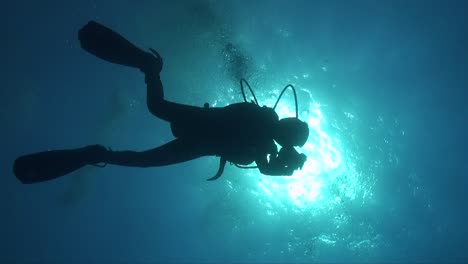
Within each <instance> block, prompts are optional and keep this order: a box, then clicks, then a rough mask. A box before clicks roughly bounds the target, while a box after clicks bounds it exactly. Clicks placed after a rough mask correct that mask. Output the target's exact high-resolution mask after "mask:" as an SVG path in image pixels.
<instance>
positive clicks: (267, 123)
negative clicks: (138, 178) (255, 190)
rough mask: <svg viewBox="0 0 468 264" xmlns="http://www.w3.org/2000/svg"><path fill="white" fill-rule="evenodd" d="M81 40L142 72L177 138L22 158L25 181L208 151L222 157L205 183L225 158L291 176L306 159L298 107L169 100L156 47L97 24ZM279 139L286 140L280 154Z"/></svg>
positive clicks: (162, 162) (18, 171)
mask: <svg viewBox="0 0 468 264" xmlns="http://www.w3.org/2000/svg"><path fill="white" fill-rule="evenodd" d="M78 37H79V40H80V43H81V47H82V48H83V49H85V50H86V51H88V52H89V53H91V54H93V55H95V56H97V57H99V58H101V59H103V60H106V61H109V62H112V63H116V64H121V65H125V66H130V67H133V68H137V69H139V70H140V71H142V72H143V73H144V74H145V82H146V85H147V96H146V99H147V106H148V109H149V111H150V112H151V113H152V114H153V115H155V116H156V117H158V118H160V119H162V120H165V121H167V122H169V123H170V126H171V131H172V134H173V135H174V137H175V139H174V140H172V141H170V142H169V143H167V144H164V145H162V146H159V147H156V148H153V149H149V150H146V151H141V152H138V151H113V150H111V149H108V148H106V147H104V146H102V145H89V146H86V147H83V148H78V149H64V150H52V151H44V152H38V153H33V154H29V155H24V156H20V157H19V158H17V159H16V160H15V162H14V165H13V172H14V174H15V176H16V177H17V178H18V179H19V180H20V181H21V182H22V183H25V184H29V183H36V182H42V181H47V180H51V179H55V178H58V177H61V176H64V175H66V174H68V173H71V172H73V171H75V170H78V169H80V168H82V167H84V166H86V165H95V166H99V164H114V165H120V166H131V167H154V166H166V165H171V164H176V163H181V162H185V161H189V160H192V159H196V158H199V157H203V156H218V157H220V164H219V169H218V172H217V173H216V174H215V176H213V177H211V178H209V179H208V180H215V179H217V178H219V177H220V176H221V175H222V173H223V170H224V167H225V164H226V162H231V163H233V164H236V165H238V166H239V167H241V165H248V164H251V163H253V162H255V163H256V165H257V166H256V167H257V168H258V169H259V171H260V172H261V173H262V174H265V175H271V176H290V175H292V174H293V172H294V171H295V170H297V169H302V166H303V165H304V162H305V161H306V156H305V155H304V154H299V153H298V152H297V151H296V150H295V148H294V147H301V146H303V145H304V144H305V143H306V141H307V139H308V136H309V128H308V126H307V124H306V123H305V122H302V121H300V120H299V119H298V118H297V109H296V117H291V118H284V119H279V118H278V115H277V114H276V112H275V111H274V108H270V107H265V106H263V107H261V106H259V105H258V104H256V103H254V102H247V101H246V100H245V102H242V103H234V104H231V105H228V106H225V107H209V105H208V104H207V103H206V104H205V106H204V107H197V106H190V105H184V104H178V103H174V102H170V101H167V100H166V99H164V90H163V85H162V82H161V79H160V72H161V70H162V67H163V59H162V57H161V56H160V55H159V54H158V52H156V51H155V50H153V49H150V51H151V52H146V51H143V50H141V49H140V48H138V47H136V46H135V45H133V44H132V43H131V42H129V41H128V40H127V39H125V38H124V37H123V36H122V35H120V34H118V33H116V32H114V31H112V30H111V29H109V28H107V27H105V26H103V25H101V24H99V23H97V22H95V21H90V22H88V23H87V24H86V25H85V26H84V27H83V28H81V29H80V31H79V33H78ZM241 85H242V81H241ZM249 88H250V86H249ZM286 88H287V87H286ZM286 88H285V89H286ZM283 92H284V90H283ZM243 95H244V99H245V94H243ZM278 100H279V99H278ZM275 107H276V105H275ZM275 141H276V142H277V143H278V144H279V145H281V149H280V150H279V151H278V150H277V147H276V144H275Z"/></svg>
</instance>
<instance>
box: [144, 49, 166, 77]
mask: <svg viewBox="0 0 468 264" xmlns="http://www.w3.org/2000/svg"><path fill="white" fill-rule="evenodd" d="M150 51H151V53H150V52H145V54H144V58H143V59H142V61H143V62H142V65H141V67H140V70H141V71H142V72H143V73H145V74H146V75H159V73H161V70H162V67H163V59H162V57H161V55H159V53H158V52H157V51H155V50H154V49H151V48H150Z"/></svg>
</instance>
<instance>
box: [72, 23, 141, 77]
mask: <svg viewBox="0 0 468 264" xmlns="http://www.w3.org/2000/svg"><path fill="white" fill-rule="evenodd" d="M78 38H79V40H80V44H81V47H82V48H83V49H85V50H86V51H87V52H89V53H91V54H93V55H94V56H96V57H98V58H101V59H103V60H106V61H108V62H112V63H116V64H120V65H125V66H129V67H134V68H138V69H141V68H143V67H145V64H146V63H147V60H148V53H147V52H145V51H143V50H141V49H140V48H138V47H137V46H135V45H134V44H132V43H131V42H130V41H128V40H127V39H126V38H124V37H123V36H122V35H120V34H119V33H117V32H115V31H113V30H111V29H110V28H107V27H105V26H104V25H101V24H99V23H97V22H95V21H90V22H88V24H86V25H85V26H84V27H82V28H81V29H80V31H79V32H78Z"/></svg>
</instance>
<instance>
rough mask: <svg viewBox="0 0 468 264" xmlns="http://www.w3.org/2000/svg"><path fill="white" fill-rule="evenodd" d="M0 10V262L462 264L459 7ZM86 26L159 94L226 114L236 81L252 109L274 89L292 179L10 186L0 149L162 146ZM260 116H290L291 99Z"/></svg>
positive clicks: (100, 4)
mask: <svg viewBox="0 0 468 264" xmlns="http://www.w3.org/2000/svg"><path fill="white" fill-rule="evenodd" d="M3 6H4V7H2V11H1V13H2V17H3V18H6V22H4V23H6V28H4V29H3V30H6V32H4V33H3V37H4V38H3V41H2V44H1V45H2V46H1V47H2V51H3V52H2V54H3V62H4V63H3V64H2V66H1V67H2V68H1V75H2V79H3V80H4V82H3V83H4V85H3V86H2V88H1V89H0V99H1V103H2V104H1V105H2V106H1V111H0V118H1V119H0V121H1V124H2V136H1V146H3V154H2V155H1V156H0V157H1V166H0V169H1V173H0V174H1V176H2V177H1V184H0V185H1V186H2V191H1V192H0V193H1V194H0V195H1V199H0V201H1V211H2V214H1V215H2V217H1V222H0V227H1V231H0V237H1V240H0V241H1V245H0V262H1V263H25V262H34V263H104V262H110V263H114V262H115V263H135V262H139V263H157V262H164V263H167V262H171V263H178V262H185V263H207V262H210V263H219V262H221V261H222V262H231V263H232V262H243V263H286V262H288V263H292V262H307V263H311V262H318V263H329V262H334V263H336V262H342V263H351V262H353V263H356V262H378V263H381V262H396V263H408V262H420V263H421V262H426V263H427V262H445V263H447V262H467V261H468V254H467V250H466V249H467V245H468V240H467V239H466V237H465V235H466V234H468V228H467V227H466V225H465V223H466V222H467V220H468V217H467V206H466V204H465V203H466V201H467V198H466V197H467V192H466V187H467V184H468V180H467V178H468V158H467V157H468V155H467V154H468V153H467V149H468V143H467V140H466V138H465V136H466V135H467V132H468V129H467V128H468V127H467V126H468V125H467V124H468V122H467V120H468V107H467V104H468V100H467V99H468V86H467V85H468V77H467V76H468V74H467V69H468V67H467V66H468V52H467V49H466V47H467V46H468V29H467V27H466V25H467V19H466V17H467V15H468V12H467V11H468V5H467V4H466V3H465V1H462V0H460V1H455V0H453V1H452V0H449V1H422V0H421V1H419V0H414V1H305V0H304V1H299V0H293V1H286V0H285V1H267V0H260V1H247V0H238V1H234V0H232V1H214V0H213V1H210V0H192V1H188V0H187V1H182V0H179V1H123V0H120V1H89V0H83V1H23V0H18V1H9V2H8V3H6V4H4V5H3ZM89 20H97V21H99V22H101V23H103V24H105V25H107V26H109V27H111V28H113V29H115V30H116V31H118V32H120V33H122V34H123V35H125V36H126V37H127V38H128V39H130V40H132V41H133V42H134V43H136V44H137V45H139V46H140V47H143V48H148V47H153V48H154V49H156V50H158V51H159V52H160V53H161V55H162V56H163V58H164V62H165V64H164V69H163V72H162V74H161V78H162V80H163V82H164V85H165V89H166V97H167V98H168V99H169V100H173V101H177V102H180V103H186V104H191V105H198V106H202V105H203V104H204V103H205V102H209V103H210V105H215V106H225V105H227V104H229V103H233V102H239V101H241V100H242V97H241V94H240V91H239V85H238V79H237V78H238V77H240V76H239V75H243V77H245V78H247V79H248V80H249V81H250V83H251V85H252V86H253V88H254V89H255V91H256V94H257V97H258V98H259V101H260V103H261V104H262V105H263V104H266V105H270V106H271V105H272V104H273V103H274V101H275V100H276V97H277V96H278V94H279V92H280V90H281V89H282V88H283V87H284V86H285V85H286V84H289V83H291V84H293V85H294V86H295V87H296V89H297V91H298V96H299V111H300V117H301V118H302V119H303V120H306V121H307V122H308V123H309V126H310V127H311V135H310V137H309V141H308V143H307V144H306V146H305V147H304V149H302V150H300V151H301V152H304V153H306V154H307V156H308V157H309V158H308V160H307V162H306V164H305V166H304V168H303V170H302V171H298V172H297V173H296V174H294V175H293V176H292V177H267V176H262V175H260V174H259V173H258V172H256V171H255V170H240V169H238V168H236V167H234V166H228V167H227V168H226V171H225V174H224V175H223V177H222V178H221V179H219V180H218V181H216V182H206V181H205V179H206V178H208V177H211V176H212V175H213V173H215V171H216V169H217V162H218V161H217V159H216V158H214V157H205V158H201V159H198V160H194V161H190V162H186V163H183V164H179V165H174V166H168V167H162V168H147V169H139V168H126V167H118V166H111V165H109V166H107V167H106V168H103V169H100V168H94V167H90V168H84V169H82V170H80V171H78V172H76V173H74V174H71V175H68V176H66V177H63V178H61V179H57V180H54V181H50V182H46V183H40V184H36V185H22V184H21V183H20V182H19V181H18V180H17V179H16V178H15V177H14V175H13V174H12V168H11V165H12V162H13V160H14V159H15V158H16V157H17V156H19V155H23V154H27V153H31V152H36V151H43V150H47V149H63V148H75V147H81V146H85V145H88V144H97V143H99V144H104V145H106V146H109V147H111V148H112V149H115V150H124V149H129V150H145V149H148V148H153V147H155V146H159V145H161V144H163V143H165V142H168V141H169V140H171V138H172V135H171V133H170V129H169V125H168V124H166V123H164V122H163V121H161V120H157V119H156V118H154V117H153V116H151V114H150V113H149V112H148V111H147V108H146V105H145V100H146V98H145V86H144V81H143V75H142V74H141V73H140V72H138V71H136V70H134V69H130V68H126V67H123V66H119V65H112V64H109V63H107V62H104V61H100V60H98V59H97V58H95V57H93V56H91V55H89V54H87V53H86V52H85V51H83V50H82V49H81V48H80V47H79V44H78V41H77V31H78V29H79V28H80V27H81V26H83V25H84V24H86V22H87V21H89ZM2 32H3V31H2ZM227 43H232V44H233V45H234V46H235V47H236V48H237V50H238V52H239V54H241V55H242V58H244V60H243V62H244V64H242V67H241V68H240V69H239V67H237V68H236V67H235V65H234V66H233V64H232V60H230V58H229V54H226V52H225V51H224V50H223V48H224V47H225V45H226V44H227ZM5 58H6V61H5ZM5 62H6V63H5ZM244 75H245V76H244ZM278 113H279V115H280V116H282V117H285V116H290V115H292V114H293V113H294V102H293V100H292V96H291V95H290V94H288V93H287V94H286V95H285V97H284V99H283V100H282V101H281V103H280V105H279V106H278Z"/></svg>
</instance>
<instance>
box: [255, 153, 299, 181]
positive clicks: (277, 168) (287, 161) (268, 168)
mask: <svg viewBox="0 0 468 264" xmlns="http://www.w3.org/2000/svg"><path fill="white" fill-rule="evenodd" d="M306 159H307V157H306V155H304V154H299V153H298V152H297V151H296V150H295V149H294V148H293V147H286V148H282V149H281V150H280V152H279V153H278V154H277V155H270V160H269V161H268V160H267V157H266V155H263V156H259V157H258V158H257V159H256V160H255V161H256V163H257V166H258V168H259V170H260V172H261V173H262V174H265V175H270V176H291V175H292V174H293V173H294V171H295V170H297V169H302V166H303V165H304V162H305V161H306Z"/></svg>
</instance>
